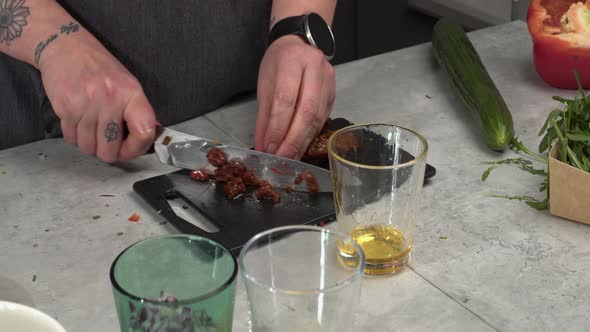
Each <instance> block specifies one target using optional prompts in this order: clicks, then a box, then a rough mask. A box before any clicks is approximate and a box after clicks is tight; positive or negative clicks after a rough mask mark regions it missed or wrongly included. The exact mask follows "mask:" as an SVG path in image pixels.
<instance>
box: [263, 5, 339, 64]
mask: <svg viewBox="0 0 590 332" xmlns="http://www.w3.org/2000/svg"><path fill="white" fill-rule="evenodd" d="M286 35H296V36H299V37H301V39H303V41H304V42H306V43H307V44H309V45H311V46H314V47H317V48H318V49H320V50H321V51H322V52H323V53H324V57H325V58H326V59H327V60H330V59H332V57H334V53H335V52H336V42H335V40H334V34H333V33H332V29H330V25H329V24H328V23H327V22H326V21H325V20H324V19H323V18H322V17H321V16H320V15H318V14H316V13H309V14H304V15H301V16H291V17H287V18H284V19H282V20H280V21H278V22H277V23H276V24H275V25H274V27H273V28H272V30H271V31H270V36H269V40H268V45H269V46H270V45H271V44H272V43H273V42H274V41H275V40H277V39H279V38H281V37H283V36H286Z"/></svg>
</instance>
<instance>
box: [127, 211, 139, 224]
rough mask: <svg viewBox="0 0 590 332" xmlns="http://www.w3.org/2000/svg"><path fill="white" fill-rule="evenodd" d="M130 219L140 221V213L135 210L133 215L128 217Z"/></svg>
mask: <svg viewBox="0 0 590 332" xmlns="http://www.w3.org/2000/svg"><path fill="white" fill-rule="evenodd" d="M128 220H129V221H132V222H138V221H139V215H138V214H137V213H135V212H134V213H133V214H132V215H131V217H129V219H128Z"/></svg>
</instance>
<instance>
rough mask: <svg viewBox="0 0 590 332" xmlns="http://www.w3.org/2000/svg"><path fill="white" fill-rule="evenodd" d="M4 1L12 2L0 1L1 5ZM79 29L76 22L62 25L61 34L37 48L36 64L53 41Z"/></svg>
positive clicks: (43, 42)
mask: <svg viewBox="0 0 590 332" xmlns="http://www.w3.org/2000/svg"><path fill="white" fill-rule="evenodd" d="M2 1H10V0H0V3H2ZM13 1H14V0H13ZM79 29H80V25H79V24H78V23H74V22H70V24H68V25H62V26H61V27H60V28H59V33H55V34H53V35H51V36H49V38H47V40H46V41H42V42H40V43H39V44H38V45H37V47H36V48H35V63H36V64H39V59H40V58H41V53H43V51H44V50H45V48H46V47H47V46H48V45H49V44H51V43H52V42H53V41H55V40H56V39H57V38H58V36H59V35H69V34H70V33H74V32H77V31H78V30H79Z"/></svg>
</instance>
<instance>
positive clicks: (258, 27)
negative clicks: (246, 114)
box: [0, 0, 271, 149]
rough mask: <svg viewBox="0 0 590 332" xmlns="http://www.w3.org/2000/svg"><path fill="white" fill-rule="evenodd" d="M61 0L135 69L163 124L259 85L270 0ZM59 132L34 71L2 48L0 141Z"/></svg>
mask: <svg viewBox="0 0 590 332" xmlns="http://www.w3.org/2000/svg"><path fill="white" fill-rule="evenodd" d="M58 2H59V3H61V5H62V6H63V7H64V8H65V9H66V10H67V11H68V12H69V13H70V14H71V15H72V16H73V17H74V18H75V19H77V20H78V21H79V22H80V23H81V24H83V25H84V27H85V28H87V29H88V30H89V31H90V32H92V33H93V34H94V35H95V36H96V37H97V38H98V39H99V40H100V41H101V42H102V43H103V44H104V45H105V46H106V48H107V49H108V50H109V51H111V52H112V54H113V55H114V56H115V57H117V58H118V59H119V61H121V62H122V63H123V65H125V67H127V68H128V69H129V70H130V71H131V73H132V74H134V75H135V76H136V77H137V79H138V80H139V81H140V82H141V83H142V86H143V88H144V90H145V92H146V95H147V97H148V99H149V100H150V102H151V103H152V106H153V107H154V109H155V111H156V116H157V118H158V120H159V121H160V122H161V123H162V124H163V125H170V124H173V123H177V122H180V121H184V120H187V119H190V118H193V117H195V116H198V115H201V114H204V113H206V112H209V111H211V110H213V109H215V108H217V107H219V106H220V105H222V104H224V103H225V102H227V101H228V100H230V99H231V98H232V97H234V96H236V95H238V94H240V93H243V92H248V91H253V90H254V89H255V88H256V79H257V74H258V67H259V64H260V60H261V59H262V56H263V54H264V50H265V46H266V40H267V33H268V24H269V16H270V7H271V0H170V1H156V0H124V1H121V0H101V1H97V0H62V1H58ZM64 23H66V22H64ZM30 24H34V22H31V23H30ZM24 33H26V30H25V31H24ZM48 35H49V32H48ZM59 134H60V130H59V119H57V117H56V116H55V114H54V113H53V111H52V109H51V104H50V103H49V101H48V100H47V97H46V95H45V92H44V90H43V85H42V83H41V80H40V76H39V73H38V72H37V71H36V70H35V69H34V68H33V67H31V66H29V65H27V64H24V63H22V62H20V61H17V60H14V59H12V58H10V57H8V56H6V55H4V54H2V53H0V149H5V148H8V147H12V146H16V145H20V144H24V143H28V142H32V141H36V140H40V139H44V138H46V137H54V136H56V135H59Z"/></svg>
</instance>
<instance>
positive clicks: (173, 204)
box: [166, 191, 219, 233]
mask: <svg viewBox="0 0 590 332" xmlns="http://www.w3.org/2000/svg"><path fill="white" fill-rule="evenodd" d="M166 200H167V201H168V204H170V208H171V209H172V211H174V213H175V214H176V215H177V216H178V217H180V218H182V219H184V220H186V221H187V222H189V223H191V224H193V225H195V226H197V227H199V228H200V229H202V230H203V231H205V232H207V233H217V232H219V228H218V227H217V226H216V225H215V224H214V223H212V222H211V221H210V220H209V219H208V218H207V217H206V216H205V215H204V214H202V213H201V212H200V211H199V210H198V209H197V208H195V207H194V205H193V204H192V203H191V202H190V201H189V200H188V199H187V198H185V197H184V196H183V195H181V194H179V193H178V192H174V191H171V192H168V193H166Z"/></svg>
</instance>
